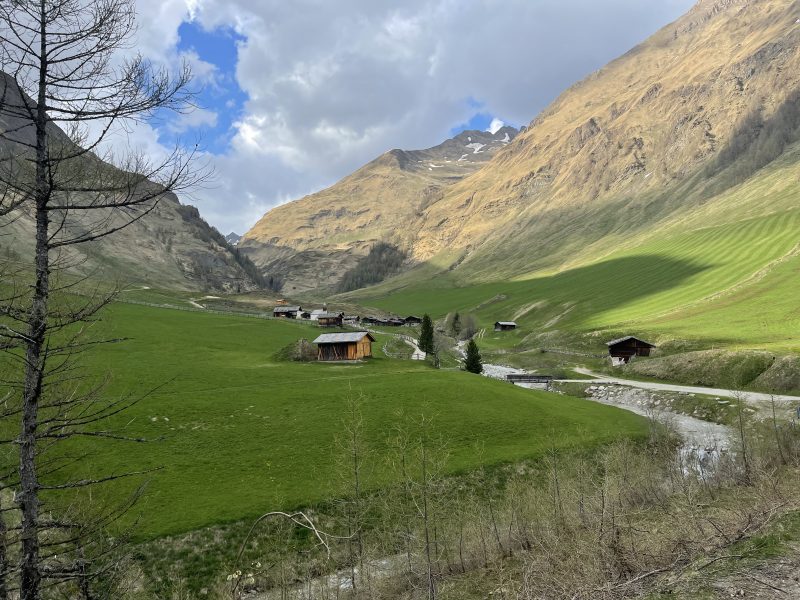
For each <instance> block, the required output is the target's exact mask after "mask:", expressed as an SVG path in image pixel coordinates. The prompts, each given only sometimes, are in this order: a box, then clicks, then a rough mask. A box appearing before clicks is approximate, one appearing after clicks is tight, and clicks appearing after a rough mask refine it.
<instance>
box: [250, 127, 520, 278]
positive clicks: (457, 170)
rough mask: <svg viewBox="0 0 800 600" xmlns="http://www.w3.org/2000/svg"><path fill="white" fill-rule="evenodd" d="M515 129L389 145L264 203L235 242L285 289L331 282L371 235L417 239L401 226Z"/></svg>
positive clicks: (405, 242)
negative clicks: (315, 183) (329, 179)
mask: <svg viewBox="0 0 800 600" xmlns="http://www.w3.org/2000/svg"><path fill="white" fill-rule="evenodd" d="M517 133H518V132H517V130H516V129H514V128H513V127H503V128H502V129H500V130H498V131H497V132H495V133H490V132H486V131H464V132H462V133H460V134H459V135H457V136H456V137H454V138H452V139H450V140H447V141H445V142H444V143H442V144H440V145H438V146H435V147H433V148H429V149H427V150H412V151H406V150H391V151H390V152H387V153H386V154H384V155H383V156H381V157H379V158H377V159H376V160H374V161H372V162H371V163H369V164H367V165H365V166H364V167H362V168H361V169H359V170H358V171H356V172H355V173H353V174H352V175H350V176H348V177H346V178H345V179H343V180H342V181H340V182H339V183H337V184H336V185H334V186H332V187H330V188H328V189H326V190H323V191H321V192H318V193H316V194H312V195H310V196H307V197H305V198H303V199H301V200H297V201H296V202H291V203H289V204H286V205H283V206H280V207H278V208H275V209H273V210H271V211H270V212H268V213H267V214H266V215H264V217H262V218H261V220H259V221H258V223H256V225H255V226H254V227H253V228H252V229H250V231H248V232H247V233H246V234H245V235H244V236H243V237H242V240H241V242H240V243H239V247H240V248H243V249H244V250H245V251H246V252H247V253H248V255H249V256H250V257H251V258H252V259H253V261H254V262H256V264H258V265H259V266H261V267H263V268H264V269H265V270H266V271H269V272H270V273H278V274H282V275H284V276H285V277H286V278H287V281H286V286H287V290H288V291H300V290H306V289H313V288H318V287H323V286H327V285H331V284H333V283H336V282H337V281H338V280H339V279H340V278H341V275H342V274H343V273H344V271H346V270H347V269H348V268H350V267H352V266H353V265H354V264H355V263H356V262H357V261H358V259H359V258H361V257H363V256H365V255H366V254H367V253H368V252H369V250H370V248H372V247H373V246H374V245H375V244H376V243H377V242H385V243H388V244H392V245H395V246H398V247H400V248H403V249H406V248H409V247H412V246H413V245H414V244H415V243H416V241H417V239H416V235H415V232H414V231H413V227H409V226H408V225H410V224H412V223H416V222H418V221H419V220H420V219H421V218H423V217H424V215H425V213H426V211H427V210H429V209H430V207H431V206H432V205H434V204H436V203H438V202H441V201H442V199H443V198H444V196H445V193H446V190H448V189H449V188H450V187H452V186H453V185H455V184H456V183H457V182H459V181H461V180H463V179H464V178H465V177H467V176H468V175H470V174H472V173H475V172H476V171H477V170H479V169H480V168H481V167H483V166H484V165H485V164H487V163H488V162H489V161H490V160H491V158H492V157H494V156H495V155H496V154H497V153H498V152H500V151H501V150H502V149H503V148H505V147H506V146H507V145H509V144H510V143H511V142H512V141H513V140H514V138H515V137H516V136H517Z"/></svg>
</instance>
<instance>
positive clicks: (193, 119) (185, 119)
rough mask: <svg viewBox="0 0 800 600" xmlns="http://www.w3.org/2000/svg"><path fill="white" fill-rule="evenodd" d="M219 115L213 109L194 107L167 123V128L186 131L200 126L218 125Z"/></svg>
mask: <svg viewBox="0 0 800 600" xmlns="http://www.w3.org/2000/svg"><path fill="white" fill-rule="evenodd" d="M218 117H219V115H217V113H215V112H214V111H213V110H208V109H205V108H194V109H191V110H190V111H189V112H185V113H181V114H178V115H176V116H175V118H174V119H172V120H170V121H169V122H168V123H167V128H168V129H169V130H170V131H171V132H172V133H185V132H187V131H189V130H190V129H197V128H198V127H216V126H217V119H218Z"/></svg>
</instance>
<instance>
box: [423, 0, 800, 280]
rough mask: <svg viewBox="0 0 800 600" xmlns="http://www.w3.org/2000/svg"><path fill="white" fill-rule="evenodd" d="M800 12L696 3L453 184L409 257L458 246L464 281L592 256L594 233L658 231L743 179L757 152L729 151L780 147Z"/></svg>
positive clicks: (780, 3) (791, 97) (773, 5)
mask: <svg viewBox="0 0 800 600" xmlns="http://www.w3.org/2000/svg"><path fill="white" fill-rule="evenodd" d="M798 18H800V7H798V6H797V4H796V3H795V2H791V1H789V0H752V1H749V2H737V1H727V2H711V1H702V2H700V3H698V5H697V6H696V7H695V8H694V9H693V10H692V11H690V13H688V14H687V15H686V16H685V17H683V18H682V19H680V20H679V21H677V22H676V23H674V24H672V25H670V26H668V27H666V28H665V29H663V30H662V31H661V32H659V33H657V34H656V35H655V36H653V37H652V38H651V39H649V40H648V41H646V42H645V43H643V44H642V45H640V46H638V47H636V48H634V49H633V50H631V51H630V52H629V53H627V54H626V55H624V56H622V57H621V58H619V59H617V60H616V61H614V62H612V63H610V64H609V65H608V66H606V67H604V68H603V69H601V70H600V71H598V72H597V73H595V74H593V75H592V76H590V77H589V78H587V79H586V80H584V81H583V82H581V83H579V84H577V85H575V86H574V87H572V88H571V89H569V90H567V91H566V92H565V93H564V94H563V95H562V96H561V97H560V98H559V99H557V100H556V101H555V102H554V103H553V105H551V106H550V107H549V108H548V109H546V110H545V111H544V112H543V113H542V115H540V116H539V117H537V119H536V120H535V121H534V122H533V123H532V124H531V126H530V127H528V129H527V130H526V131H525V132H523V133H522V134H521V135H520V136H519V137H517V139H516V140H515V141H514V142H513V143H512V144H509V146H508V147H507V148H505V149H504V150H503V151H502V152H500V153H498V155H497V156H496V157H495V158H494V160H493V161H492V162H491V163H489V164H487V165H486V167H484V168H483V169H481V170H480V171H478V172H477V173H475V174H474V175H472V176H471V177H468V178H466V179H465V180H463V181H461V182H459V183H458V184H456V185H455V186H453V187H452V188H451V189H450V190H448V193H447V194H446V195H445V197H444V198H443V199H442V201H440V202H438V203H436V204H435V205H433V206H431V207H430V209H429V210H428V211H427V212H426V214H425V217H424V219H422V220H421V223H420V228H419V234H418V240H417V242H416V243H415V245H414V248H413V253H412V255H413V256H415V257H416V258H417V259H419V260H425V259H427V258H430V257H431V256H435V255H436V254H438V253H439V252H441V251H444V250H446V251H447V252H452V251H453V249H457V248H460V249H462V255H461V258H460V263H459V264H458V266H457V268H456V273H457V274H459V275H460V277H461V279H464V280H471V281H481V280H486V279H491V278H499V277H509V276H510V277H520V276H525V275H526V274H530V273H534V272H537V271H540V270H541V269H548V268H549V269H552V268H559V267H561V266H562V265H563V263H565V262H576V261H580V260H586V259H589V260H591V259H593V258H595V257H596V250H595V249H594V248H592V244H593V243H595V242H597V241H599V240H603V243H604V244H606V245H607V246H608V245H610V244H615V243H617V241H618V240H619V239H620V238H623V237H627V236H630V235H632V234H634V235H635V234H637V233H639V232H642V231H647V230H648V229H652V228H654V227H657V226H659V224H660V222H661V221H662V220H663V219H665V218H669V217H671V216H672V215H674V214H675V213H676V212H682V211H685V210H691V209H693V208H695V207H696V206H697V205H698V204H700V203H703V202H705V201H707V199H708V198H709V197H710V196H713V195H715V194H716V193H718V192H719V191H720V190H722V189H724V187H725V186H726V182H727V183H729V182H730V181H733V182H738V181H737V180H736V172H741V171H744V172H748V171H749V172H750V173H752V159H753V153H748V152H745V151H735V150H734V149H736V148H739V147H740V146H745V147H746V146H750V145H765V146H766V145H779V144H780V143H781V140H778V139H762V138H759V133H761V132H764V134H765V135H764V136H763V137H767V135H768V134H769V133H770V132H769V131H767V128H765V126H764V124H765V123H768V122H769V121H770V120H771V119H773V118H777V117H776V115H779V114H780V115H782V114H783V111H784V110H785V107H786V105H787V103H788V104H789V105H791V106H795V105H796V92H797V91H798V86H799V85H800V68H798V67H800V24H798V23H797V20H798ZM781 118H782V117H781ZM793 126H796V117H795V119H794V121H793ZM748 128H749V129H752V130H754V131H748ZM773 133H780V132H773ZM792 135H793V136H795V138H794V139H797V137H796V136H797V131H796V127H795V129H794V131H793V132H792ZM721 159H726V160H727V161H729V163H730V164H725V163H724V162H720V160H721ZM711 180H713V181H711Z"/></svg>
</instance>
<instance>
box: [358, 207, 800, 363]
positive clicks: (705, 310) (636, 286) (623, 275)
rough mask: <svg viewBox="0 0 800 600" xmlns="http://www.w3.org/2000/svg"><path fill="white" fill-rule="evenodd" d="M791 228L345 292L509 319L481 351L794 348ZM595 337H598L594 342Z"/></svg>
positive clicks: (655, 242)
mask: <svg viewBox="0 0 800 600" xmlns="http://www.w3.org/2000/svg"><path fill="white" fill-rule="evenodd" d="M799 231H800V211H799V210H796V209H789V210H782V211H779V212H776V213H774V214H770V215H768V216H764V217H751V218H744V219H741V220H737V221H734V222H731V223H724V224H720V225H714V224H708V225H706V226H703V227H696V228H691V229H688V230H684V231H674V232H667V233H665V234H663V235H660V236H658V237H656V238H655V239H651V240H649V241H645V242H643V243H641V244H639V245H636V246H634V247H632V248H626V249H624V250H620V251H618V252H616V253H613V254H610V255H608V256H606V257H604V258H602V259H601V260H598V261H596V262H591V263H589V264H585V265H581V266H576V267H572V268H568V269H565V270H563V271H561V272H557V273H552V274H546V275H542V276H537V277H534V278H531V279H525V280H519V281H498V282H492V283H486V284H481V285H473V286H466V287H463V286H462V287H459V285H458V283H457V282H455V281H453V280H452V278H448V277H447V276H443V277H439V278H437V279H434V280H426V281H421V282H416V283H410V284H408V285H405V286H404V287H402V288H398V289H392V290H390V291H386V290H384V289H382V288H381V286H377V287H375V288H367V289H366V290H363V291H362V292H360V293H358V294H357V295H354V296H351V297H355V298H357V299H358V300H359V301H360V302H363V303H364V304H366V305H370V306H375V307H377V308H380V309H383V310H388V311H393V312H397V313H399V314H416V313H421V312H426V311H427V312H429V313H430V314H431V315H432V316H434V317H442V316H444V315H446V314H447V313H448V312H452V311H461V312H470V313H473V314H475V315H476V316H477V318H478V320H479V323H480V325H481V327H485V328H487V329H489V331H490V330H491V326H492V324H493V323H494V322H495V321H497V320H515V321H517V322H518V323H519V325H520V328H519V329H518V330H517V331H515V332H511V333H506V334H503V335H502V336H500V335H494V334H493V333H491V332H490V333H487V335H486V336H485V338H484V340H483V342H482V345H483V346H484V347H486V348H488V349H493V348H508V347H514V346H524V345H525V343H526V342H527V341H529V340H526V337H527V336H529V335H531V334H541V333H543V332H547V331H551V330H560V331H566V332H575V333H586V332H592V331H606V332H608V333H609V334H612V335H613V334H615V333H620V332H636V333H640V334H657V335H659V336H661V337H662V338H687V339H691V340H702V341H703V342H704V343H705V344H708V345H717V346H726V347H757V348H770V349H774V350H776V351H800V315H799V314H798V303H797V290H798V289H799V288H798V287H797V281H798V280H800V279H798V272H799V270H800V258H799V257H798V256H797V255H796V254H795V253H794V250H796V245H797V243H798V232H799ZM605 337H606V336H603V337H599V338H598V340H597V344H598V347H599V346H600V341H602V340H604V339H605ZM534 344H535V342H532V343H530V344H529V346H533V345H534Z"/></svg>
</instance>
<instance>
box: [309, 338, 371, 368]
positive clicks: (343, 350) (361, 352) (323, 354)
mask: <svg viewBox="0 0 800 600" xmlns="http://www.w3.org/2000/svg"><path fill="white" fill-rule="evenodd" d="M374 341H375V338H374V337H372V334H370V333H369V332H368V331H355V332H352V333H324V334H322V335H321V336H319V337H318V338H317V339H315V340H314V344H316V346H317V360H321V361H329V360H361V359H362V358H370V357H372V342H374Z"/></svg>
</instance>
